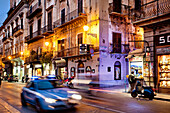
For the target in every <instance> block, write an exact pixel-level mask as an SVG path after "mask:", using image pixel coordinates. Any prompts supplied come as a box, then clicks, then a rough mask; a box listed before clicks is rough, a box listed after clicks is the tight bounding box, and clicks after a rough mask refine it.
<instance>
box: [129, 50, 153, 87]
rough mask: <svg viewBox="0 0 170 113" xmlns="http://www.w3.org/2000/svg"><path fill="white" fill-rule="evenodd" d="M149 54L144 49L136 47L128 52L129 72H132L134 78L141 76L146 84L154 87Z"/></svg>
mask: <svg viewBox="0 0 170 113" xmlns="http://www.w3.org/2000/svg"><path fill="white" fill-rule="evenodd" d="M149 57H150V54H149V53H148V52H144V49H137V50H134V51H132V52H130V53H129V55H128V56H127V57H126V58H128V59H129V74H131V72H134V75H135V76H136V78H141V77H142V78H143V79H144V81H145V83H146V85H148V86H152V87H154V77H153V63H151V62H150V59H149Z"/></svg>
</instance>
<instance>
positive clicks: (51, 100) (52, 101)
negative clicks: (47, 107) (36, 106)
mask: <svg viewBox="0 0 170 113" xmlns="http://www.w3.org/2000/svg"><path fill="white" fill-rule="evenodd" d="M56 101H57V100H55V99H52V98H45V102H47V103H55V102H56Z"/></svg>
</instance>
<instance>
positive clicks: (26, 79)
mask: <svg viewBox="0 0 170 113" xmlns="http://www.w3.org/2000/svg"><path fill="white" fill-rule="evenodd" d="M28 80H29V77H28V75H26V77H25V82H26V83H27V82H28Z"/></svg>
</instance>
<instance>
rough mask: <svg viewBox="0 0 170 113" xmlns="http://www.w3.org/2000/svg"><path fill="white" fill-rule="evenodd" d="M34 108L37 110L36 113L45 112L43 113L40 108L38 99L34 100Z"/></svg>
mask: <svg viewBox="0 0 170 113" xmlns="http://www.w3.org/2000/svg"><path fill="white" fill-rule="evenodd" d="M35 107H36V110H37V112H38V113H44V112H45V111H44V110H43V109H42V108H41V105H40V102H39V100H38V99H36V105H35Z"/></svg>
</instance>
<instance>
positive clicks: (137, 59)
mask: <svg viewBox="0 0 170 113" xmlns="http://www.w3.org/2000/svg"><path fill="white" fill-rule="evenodd" d="M142 60H143V57H133V58H131V59H129V61H142Z"/></svg>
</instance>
